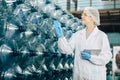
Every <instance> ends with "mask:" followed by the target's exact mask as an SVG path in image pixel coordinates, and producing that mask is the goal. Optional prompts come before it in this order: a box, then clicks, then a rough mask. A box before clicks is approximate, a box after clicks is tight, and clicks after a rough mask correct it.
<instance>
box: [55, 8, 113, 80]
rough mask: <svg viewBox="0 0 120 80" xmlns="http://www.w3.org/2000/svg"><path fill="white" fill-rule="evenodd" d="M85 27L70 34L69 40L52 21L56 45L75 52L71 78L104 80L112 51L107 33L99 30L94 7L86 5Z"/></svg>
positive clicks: (68, 51)
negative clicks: (56, 38) (55, 34)
mask: <svg viewBox="0 0 120 80" xmlns="http://www.w3.org/2000/svg"><path fill="white" fill-rule="evenodd" d="M82 24H84V25H85V26H86V27H85V29H83V30H79V31H77V32H76V33H74V34H73V35H72V37H71V38H70V40H69V41H67V40H66V38H65V37H64V36H63V32H62V29H61V25H60V23H59V22H58V21H54V25H53V26H54V29H55V31H56V33H57V36H58V37H59V39H58V47H59V49H60V50H61V51H62V52H65V53H75V58H74V69H73V70H74V71H73V80H106V67H105V65H106V64H107V63H108V62H109V61H110V59H111V57H112V53H111V50H110V45H109V41H108V38H107V35H106V34H105V33H104V32H102V31H100V30H99V29H98V28H97V26H98V25H100V16H99V12H98V10H97V9H96V8H93V7H86V8H85V9H84V11H83V13H82Z"/></svg>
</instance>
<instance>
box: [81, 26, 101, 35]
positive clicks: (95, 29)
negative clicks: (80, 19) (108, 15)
mask: <svg viewBox="0 0 120 80" xmlns="http://www.w3.org/2000/svg"><path fill="white" fill-rule="evenodd" d="M98 31H99V29H98V27H97V26H96V27H95V28H94V30H93V32H92V33H91V35H92V36H95V35H96V34H97V32H98ZM81 32H82V34H86V28H85V29H83V30H82V31H81Z"/></svg>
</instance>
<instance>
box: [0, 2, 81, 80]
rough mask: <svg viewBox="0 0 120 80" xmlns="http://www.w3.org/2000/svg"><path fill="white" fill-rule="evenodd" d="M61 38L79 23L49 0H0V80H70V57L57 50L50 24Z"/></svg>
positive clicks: (78, 25) (71, 61)
mask: <svg viewBox="0 0 120 80" xmlns="http://www.w3.org/2000/svg"><path fill="white" fill-rule="evenodd" d="M54 19H57V20H58V21H60V23H61V24H62V29H63V32H64V35H65V37H66V38H67V39H69V38H70V37H71V35H72V33H74V32H76V31H77V30H79V29H82V25H81V22H80V20H79V19H78V18H75V17H74V16H73V15H71V14H70V13H69V12H67V11H65V10H63V9H61V8H60V7H59V6H57V5H56V4H54V2H52V1H49V0H0V80H72V69H73V64H74V63H73V58H74V55H67V54H65V53H61V52H60V51H59V49H58V47H57V40H58V38H57V37H56V34H55V32H54V28H53V20H54Z"/></svg>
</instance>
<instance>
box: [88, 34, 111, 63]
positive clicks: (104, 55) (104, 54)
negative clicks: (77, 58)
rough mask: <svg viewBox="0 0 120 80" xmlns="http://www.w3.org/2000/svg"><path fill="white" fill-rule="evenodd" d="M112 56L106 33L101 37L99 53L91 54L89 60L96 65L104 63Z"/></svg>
mask: <svg viewBox="0 0 120 80" xmlns="http://www.w3.org/2000/svg"><path fill="white" fill-rule="evenodd" d="M111 57H112V53H111V49H110V45H109V40H108V38H107V35H104V36H103V39H102V49H101V52H100V54H99V56H97V55H91V58H90V61H91V62H92V63H94V64H96V65H106V64H107V63H108V62H109V61H110V60H111Z"/></svg>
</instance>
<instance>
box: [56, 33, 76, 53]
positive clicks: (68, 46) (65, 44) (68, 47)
mask: <svg viewBox="0 0 120 80" xmlns="http://www.w3.org/2000/svg"><path fill="white" fill-rule="evenodd" d="M58 48H59V50H60V51H61V52H63V53H66V54H73V51H74V48H75V35H74V34H73V36H72V37H71V38H70V39H69V40H67V39H66V38H65V37H61V38H59V39H58Z"/></svg>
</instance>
